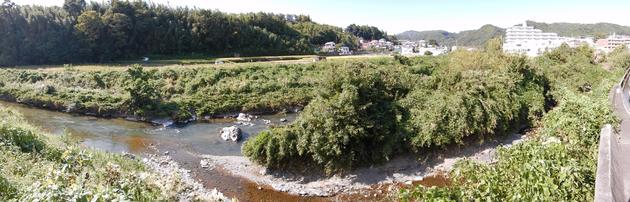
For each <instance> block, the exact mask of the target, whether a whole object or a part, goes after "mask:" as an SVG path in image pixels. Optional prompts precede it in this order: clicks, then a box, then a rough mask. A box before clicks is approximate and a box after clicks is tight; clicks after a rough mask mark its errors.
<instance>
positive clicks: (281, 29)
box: [0, 0, 383, 66]
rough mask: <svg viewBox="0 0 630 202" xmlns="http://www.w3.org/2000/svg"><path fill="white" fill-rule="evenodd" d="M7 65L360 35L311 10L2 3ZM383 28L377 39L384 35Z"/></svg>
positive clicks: (255, 47)
mask: <svg viewBox="0 0 630 202" xmlns="http://www.w3.org/2000/svg"><path fill="white" fill-rule="evenodd" d="M0 30H1V31H0V45H1V46H2V47H3V48H2V49H1V50H0V65H2V66H8V65H28V64H62V63H83V62H107V61H112V60H123V59H137V58H138V57H142V56H148V55H160V56H165V55H166V56H181V57H201V56H208V55H212V56H233V55H241V56H254V55H284V54H312V53H314V50H315V48H316V47H317V46H320V45H322V44H324V43H326V42H329V41H333V42H336V43H338V44H341V45H345V46H349V47H350V48H352V49H354V48H356V47H358V42H359V40H358V37H357V36H355V35H353V33H354V32H345V31H344V30H343V29H342V28H340V27H335V26H330V25H324V24H318V23H315V22H313V21H312V20H311V19H310V17H309V16H305V15H299V16H297V18H294V19H291V20H287V18H286V16H285V15H282V14H273V13H262V12H259V13H244V14H228V13H223V12H220V11H217V10H209V9H199V8H188V7H170V6H167V5H161V4H155V3H149V2H145V1H139V0H137V1H120V0H112V1H110V2H107V3H97V2H90V3H86V2H85V1H84V0H66V1H65V3H64V5H63V6H62V7H58V6H52V7H43V6H22V5H16V4H15V3H12V2H11V1H10V0H5V1H4V2H3V3H2V5H1V7H0ZM382 34H383V33H382V32H379V34H378V35H375V36H374V37H376V38H378V37H381V35H382Z"/></svg>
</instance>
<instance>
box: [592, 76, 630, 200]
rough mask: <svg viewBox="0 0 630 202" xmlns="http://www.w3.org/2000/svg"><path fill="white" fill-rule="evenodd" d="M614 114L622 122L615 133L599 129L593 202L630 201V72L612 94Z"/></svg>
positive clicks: (606, 129) (605, 127)
mask: <svg viewBox="0 0 630 202" xmlns="http://www.w3.org/2000/svg"><path fill="white" fill-rule="evenodd" d="M610 100H611V102H612V105H613V108H614V110H615V114H617V116H618V117H619V119H621V125H620V130H619V131H618V134H617V133H615V131H614V130H613V127H612V126H611V125H606V126H604V128H602V131H601V134H600V139H599V155H598V158H597V175H596V179H595V201H606V202H608V201H618V202H627V201H630V110H629V109H630V69H627V70H626V73H625V74H624V76H623V79H622V80H621V82H619V85H618V86H615V88H614V89H613V90H612V91H611V94H610Z"/></svg>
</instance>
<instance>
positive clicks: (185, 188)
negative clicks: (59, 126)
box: [0, 106, 227, 201]
mask: <svg viewBox="0 0 630 202" xmlns="http://www.w3.org/2000/svg"><path fill="white" fill-rule="evenodd" d="M0 156H2V158H0V165H1V166H0V201H177V200H181V199H184V200H195V201H197V200H203V201H225V200H227V199H226V198H225V197H223V196H222V195H220V194H218V193H209V192H203V191H195V190H193V189H192V188H193V187H191V185H190V184H187V183H186V182H184V181H183V179H182V178H181V177H180V176H181V174H182V173H180V172H185V171H177V172H175V171H172V170H171V171H169V172H170V173H168V174H163V173H160V172H159V171H157V170H154V169H150V168H148V167H147V166H145V164H143V163H142V162H140V161H139V160H134V159H132V158H129V157H126V156H123V155H119V154H111V153H105V152H98V151H92V150H86V149H83V148H81V147H79V146H77V143H75V142H73V141H72V140H70V139H68V138H65V136H64V137H61V136H55V135H49V134H45V133H43V132H41V131H39V130H38V129H37V128H35V127H33V126H31V125H29V124H28V123H27V122H26V121H25V120H24V119H23V118H22V117H21V115H20V114H19V113H17V112H16V111H13V110H11V109H7V108H6V107H4V106H0Z"/></svg>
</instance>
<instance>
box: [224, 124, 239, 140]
mask: <svg viewBox="0 0 630 202" xmlns="http://www.w3.org/2000/svg"><path fill="white" fill-rule="evenodd" d="M221 139H223V140H225V141H228V140H231V141H234V142H236V141H239V140H240V139H241V129H240V128H238V127H236V126H230V127H225V128H223V129H221Z"/></svg>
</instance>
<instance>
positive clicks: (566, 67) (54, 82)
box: [0, 40, 629, 200]
mask: <svg viewBox="0 0 630 202" xmlns="http://www.w3.org/2000/svg"><path fill="white" fill-rule="evenodd" d="M593 55H594V54H593V50H591V49H590V48H587V47H579V48H569V47H568V46H562V47H560V48H559V49H557V50H554V51H552V52H548V53H546V54H545V55H544V56H541V57H537V58H533V59H529V58H526V57H523V56H510V55H504V54H503V53H502V51H501V47H500V41H499V40H492V41H490V42H489V43H488V44H487V45H486V47H485V48H484V49H483V50H481V51H464V50H461V51H455V52H453V53H450V54H448V55H445V56H436V57H417V58H406V57H402V56H395V57H394V58H393V59H392V58H376V59H362V60H345V61H333V62H318V63H310V64H289V65H284V64H282V65H273V64H242V65H235V66H204V65H197V66H193V67H186V68H182V67H166V68H142V67H140V66H134V67H131V68H127V69H125V70H124V71H120V70H119V69H114V70H99V71H82V70H79V69H75V68H72V67H71V66H69V67H67V68H66V69H65V70H63V71H47V70H24V69H3V70H0V79H1V80H0V81H1V82H0V95H1V96H2V98H4V99H9V100H16V101H19V102H22V103H27V104H31V105H34V106H38V107H47V108H53V109H63V110H66V111H70V112H80V113H93V114H97V115H102V116H120V115H136V116H141V117H164V116H167V117H171V118H173V119H175V120H179V121H186V120H189V119H191V118H194V117H204V116H215V115H219V114H223V113H236V112H241V111H244V112H278V111H283V110H286V109H289V108H293V107H304V111H303V112H302V113H301V114H300V115H299V117H298V119H297V120H296V121H295V122H294V123H292V124H290V125H288V126H281V127H276V128H272V129H270V130H268V131H265V132H262V133H261V134H259V135H258V136H255V137H253V138H252V139H249V140H247V142H246V143H245V145H244V147H243V153H244V154H245V155H246V156H247V157H249V158H250V159H251V160H252V161H255V162H257V163H260V164H263V165H266V166H268V167H269V168H272V169H291V168H293V167H295V165H299V166H308V167H309V168H320V169H322V170H324V171H325V172H327V173H329V174H333V173H339V172H344V171H347V170H350V169H354V168H357V167H360V166H368V165H372V164H375V163H382V162H386V161H388V160H390V159H391V158H394V157H395V156H396V155H399V154H402V153H409V152H418V151H421V150H424V149H439V148H440V147H442V146H446V145H448V144H463V140H464V138H466V137H474V138H479V139H483V138H484V137H487V136H495V135H502V134H506V133H509V132H513V131H515V130H517V129H520V128H522V127H524V126H526V127H530V128H533V130H532V131H533V132H530V133H531V134H532V135H531V136H532V140H529V141H526V142H525V143H522V144H517V145H516V146H514V147H512V148H508V149H501V150H500V151H499V154H498V161H497V163H495V164H492V165H483V164H477V163H474V162H471V161H462V162H460V163H458V166H457V168H456V169H455V170H453V172H452V173H451V174H450V175H449V176H450V178H451V180H452V185H451V186H449V187H445V188H422V187H418V188H415V189H412V190H405V191H403V192H401V197H402V198H401V199H403V200H416V199H445V200H468V199H476V198H488V199H495V200H499V199H510V200H527V199H532V200H535V199H541V200H543V199H563V200H571V199H588V198H592V193H593V187H594V171H595V167H596V163H595V155H596V149H595V148H596V147H597V134H598V132H599V128H600V127H601V126H602V125H603V124H605V123H614V121H615V120H614V118H613V116H612V114H611V112H610V110H609V109H608V106H607V104H608V103H607V100H606V93H607V92H608V90H609V89H610V87H611V86H612V85H613V83H614V82H616V80H617V79H618V78H620V77H621V73H622V70H621V69H622V68H621V67H622V66H621V65H624V64H628V63H627V62H628V61H629V60H628V58H629V57H627V56H628V55H627V54H625V53H624V51H621V50H620V51H616V52H614V54H612V55H610V56H608V57H607V58H604V59H601V58H599V59H598V58H595V57H594V56H593ZM603 60H608V61H609V62H610V63H612V64H613V65H612V66H613V67H614V68H612V69H611V70H604V69H603V68H601V67H599V64H598V62H604V61H603ZM585 154H586V155H585ZM480 170H482V171H487V172H479V171H480ZM531 193H537V194H531ZM555 193H560V194H555Z"/></svg>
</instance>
